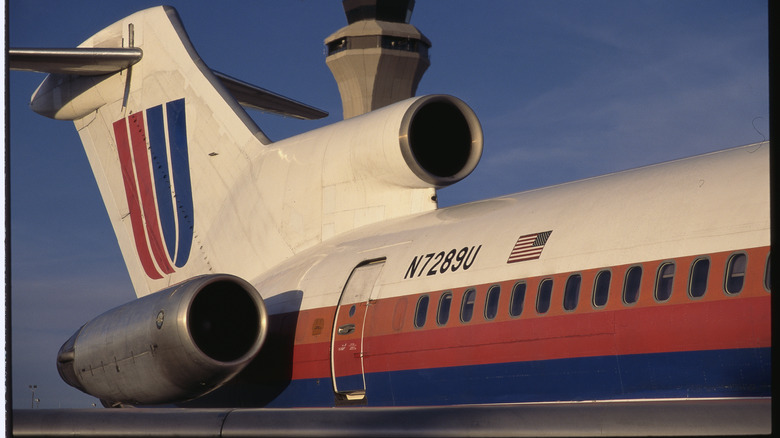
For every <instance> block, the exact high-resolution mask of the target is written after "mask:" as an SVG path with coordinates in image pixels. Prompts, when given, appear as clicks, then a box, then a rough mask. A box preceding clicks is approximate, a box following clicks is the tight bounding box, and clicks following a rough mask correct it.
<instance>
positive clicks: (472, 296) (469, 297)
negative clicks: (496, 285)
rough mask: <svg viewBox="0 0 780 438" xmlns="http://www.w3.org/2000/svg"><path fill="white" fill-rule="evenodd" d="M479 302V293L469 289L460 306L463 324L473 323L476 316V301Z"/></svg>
mask: <svg viewBox="0 0 780 438" xmlns="http://www.w3.org/2000/svg"><path fill="white" fill-rule="evenodd" d="M476 300H477V291H476V290H474V289H469V290H467V291H466V293H464V294H463V301H462V302H461V305H460V320H461V321H462V322H469V321H471V317H472V316H474V301H476Z"/></svg>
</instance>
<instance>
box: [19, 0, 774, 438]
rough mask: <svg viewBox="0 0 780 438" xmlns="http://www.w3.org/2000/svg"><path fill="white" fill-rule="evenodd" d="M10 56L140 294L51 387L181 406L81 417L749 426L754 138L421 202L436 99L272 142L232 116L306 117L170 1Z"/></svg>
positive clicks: (763, 229) (445, 176)
mask: <svg viewBox="0 0 780 438" xmlns="http://www.w3.org/2000/svg"><path fill="white" fill-rule="evenodd" d="M9 59H10V62H11V67H12V68H16V69H24V70H35V71H46V72H49V73H51V74H50V75H49V76H48V77H47V78H46V79H45V80H44V82H43V83H42V84H41V86H40V87H39V88H38V90H36V92H35V94H34V96H33V98H32V102H31V108H32V109H33V110H34V111H36V112H38V113H39V114H42V115H44V116H47V117H51V118H54V119H58V120H71V121H73V122H74V123H75V125H76V129H77V130H78V131H79V135H80V136H81V139H82V142H83V144H84V148H85V151H86V153H87V156H88V159H89V162H90V165H91V166H92V169H93V173H94V176H95V179H96V181H97V183H98V186H99V189H100V192H101V195H102V197H103V200H104V203H105V206H106V210H107V211H108V214H109V217H110V220H111V223H112V226H113V228H114V230H115V233H116V237H117V240H118V242H119V245H120V248H121V251H122V254H123V257H124V260H125V263H126V265H127V268H128V272H129V273H130V277H131V280H132V282H133V286H134V288H135V291H136V294H137V296H138V299H136V300H134V301H132V302H129V303H127V304H124V305H122V306H119V307H117V308H114V309H112V310H109V311H107V312H106V313H104V314H102V315H99V316H97V317H95V318H94V319H92V320H91V321H89V322H87V323H85V324H84V325H83V326H82V327H81V328H79V329H78V330H77V331H76V333H74V335H73V336H72V337H71V338H70V339H68V340H67V341H66V342H65V343H64V344H63V346H62V348H61V349H60V351H59V352H58V354H57V367H58V370H59V372H60V375H61V376H62V378H63V379H64V380H65V381H66V382H67V383H69V384H70V385H71V386H74V387H75V388H77V389H80V390H82V391H83V392H86V393H88V394H91V395H93V396H95V397H97V398H99V399H101V400H102V401H103V403H104V405H105V406H107V407H131V406H181V407H187V408H190V409H189V410H186V411H181V410H167V409H163V410H147V409H136V410H133V409H109V410H101V411H99V412H100V413H96V414H84V415H88V417H83V418H88V420H84V421H92V420H93V419H94V418H98V417H96V415H99V416H107V415H108V416H110V419H111V421H112V422H113V424H114V425H115V426H116V425H117V423H116V421H120V423H119V424H134V425H135V427H138V428H139V429H143V428H144V422H148V421H149V415H150V414H149V413H150V412H161V413H162V414H163V415H164V416H165V417H166V418H172V419H176V421H178V422H181V421H185V420H184V419H185V418H192V416H193V415H199V418H206V419H207V421H209V422H213V421H214V418H213V416H219V418H220V419H221V420H220V421H222V422H221V423H219V424H220V432H219V433H220V434H224V433H226V432H225V431H229V430H230V428H226V427H225V425H226V424H228V421H229V422H233V421H235V422H236V423H235V424H238V425H239V426H240V427H241V428H246V427H251V426H252V424H253V423H252V421H257V419H258V418H262V419H263V424H266V425H268V424H271V422H273V420H272V418H277V420H276V421H282V420H278V418H280V417H281V418H284V421H301V420H300V418H301V417H302V416H303V417H306V413H309V418H314V419H316V421H318V423H317V424H321V421H322V418H323V416H328V415H331V414H334V411H333V409H332V408H333V407H343V408H344V409H340V410H337V411H338V412H339V413H336V414H334V415H336V417H335V418H340V419H341V422H342V424H344V423H347V422H349V421H350V420H349V419H348V418H347V417H341V415H349V416H350V417H349V418H353V417H360V416H363V415H366V416H371V415H376V416H379V417H380V419H376V418H375V417H369V418H371V420H372V422H374V423H375V424H376V422H380V421H384V422H386V423H388V424H387V427H390V426H391V425H392V423H393V422H394V421H395V418H396V417H394V416H393V415H397V413H398V412H399V411H398V410H393V409H394V408H396V407H400V409H403V411H401V412H404V413H429V414H430V413H434V414H435V415H446V417H447V418H452V417H458V416H460V417H461V419H463V418H466V419H473V417H471V416H470V415H474V414H469V413H468V412H464V411H463V409H460V408H461V407H463V406H467V407H474V409H473V410H472V411H470V412H477V413H479V415H483V414H484V413H485V412H486V409H493V410H500V411H502V412H504V409H507V410H508V411H507V412H511V414H510V415H509V416H517V412H518V410H520V411H521V412H528V409H534V411H533V412H534V413H535V414H536V415H535V416H534V418H537V419H538V418H544V419H546V420H547V421H545V422H544V425H545V426H547V427H549V426H550V423H554V422H555V418H557V417H558V416H559V415H561V412H573V414H572V415H574V417H576V418H578V419H579V421H580V422H578V423H577V424H578V426H579V427H580V429H576V430H579V431H583V429H582V428H581V427H582V421H586V420H585V419H586V418H588V417H589V416H592V415H593V414H594V412H599V417H598V418H599V420H598V421H597V422H596V423H593V424H591V426H592V427H594V428H596V429H599V430H602V431H603V430H605V427H606V426H605V424H609V422H608V421H607V420H602V418H603V417H601V416H600V415H602V414H601V412H618V414H614V415H612V416H610V414H605V415H607V417H606V418H607V419H608V420H615V416H619V418H621V419H622V420H624V421H627V423H628V425H626V424H621V425H620V427H618V428H616V429H609V428H608V427H606V429H607V432H609V431H611V432H612V433H625V432H626V430H631V431H637V430H639V431H644V432H647V431H649V430H650V431H657V430H658V427H659V426H658V422H651V424H645V425H644V426H639V425H636V424H633V423H632V421H631V420H632V415H642V416H643V417H642V418H644V419H647V418H653V419H658V415H659V414H658V412H661V416H662V418H664V419H672V418H675V419H676V420H675V421H671V420H670V421H669V423H668V424H667V426H674V427H682V425H684V424H686V423H690V422H691V418H692V417H691V416H693V418H697V419H698V420H699V421H695V422H694V423H695V424H694V425H693V426H690V425H688V427H693V429H683V430H688V431H691V430H694V431H701V430H702V428H707V427H709V428H711V429H709V430H715V431H719V432H723V431H726V432H728V431H742V430H746V428H753V429H750V430H753V431H755V430H758V431H766V430H768V425H769V422H770V416H769V408H770V405H771V399H770V395H771V335H770V325H771V324H770V323H771V318H770V301H771V274H770V273H771V269H770V266H771V263H770V242H769V239H770V225H769V165H768V161H769V159H768V155H769V142H762V143H756V144H751V145H746V146H742V147H738V148H733V149H729V150H725V151H720V152H714V153H710V154H705V155H702V156H697V157H692V158H687V159H681V160H676V161H672V162H668V163H663V164H658V165H653V166H648V167H643V168H639V169H634V170H628V171H623V172H618V173H613V174H609V175H605V176H601V177H595V178H589V179H586V180H581V181H576V182H572V183H566V184H560V185H556V186H553V187H548V188H543V189H537V190H532V191H527V192H523V193H518V194H515V195H509V196H503V197H499V198H493V199H488V200H484V201H477V202H473V203H468V204H464V205H458V206H453V207H447V208H438V205H437V199H436V191H437V190H438V189H440V188H443V187H446V186H449V185H451V184H454V183H456V182H458V181H460V180H462V179H463V178H465V177H466V176H468V175H469V174H470V173H471V172H472V171H473V170H474V168H475V167H476V165H477V163H478V162H479V159H480V156H481V152H482V146H483V137H482V128H481V126H480V123H479V121H478V119H477V117H476V115H475V114H474V112H473V111H472V110H471V109H470V108H469V107H468V105H467V104H466V103H465V102H463V101H461V100H460V99H457V98H455V97H453V96H449V95H428V96H421V97H414V98H411V99H408V100H405V101H401V102H398V103H395V104H392V105H390V106H387V107H384V108H381V109H378V110H375V111H372V112H370V113H367V114H365V115H363V116H359V117H355V118H352V119H349V120H345V121H341V122H338V123H335V124H332V125H329V126H325V127H322V128H319V129H316V130H313V131H310V132H307V133H304V134H301V135H297V136H294V137H291V138H288V139H285V140H280V141H277V142H271V141H270V140H269V139H268V138H267V137H266V136H265V134H264V133H263V132H262V131H261V130H260V128H259V127H257V125H256V124H255V123H254V121H252V119H251V118H249V117H248V115H247V113H246V112H245V110H244V109H243V108H242V105H244V106H249V107H258V108H262V109H264V110H268V111H276V112H279V113H282V114H286V115H291V116H294V117H303V118H316V117H321V116H323V115H324V113H323V112H322V111H320V110H317V109H316V108H313V107H310V106H308V105H305V104H301V103H299V102H296V101H292V100H290V99H287V98H284V97H282V96H279V95H277V94H274V93H271V92H268V91H267V90H264V89H261V88H259V87H255V86H252V85H250V84H247V83H245V82H243V81H240V80H237V79H234V78H231V77H229V76H227V75H224V74H221V73H217V72H214V71H212V70H211V69H210V68H209V67H208V66H206V64H205V63H204V62H203V61H202V60H201V59H200V57H199V56H198V55H197V53H196V51H195V49H194V47H193V46H192V44H191V43H190V42H189V40H188V38H187V36H186V32H185V31H184V27H183V25H182V23H181V21H180V20H179V18H178V16H177V14H176V12H175V10H173V9H172V8H170V7H157V8H152V9H148V10H144V11H141V12H138V13H136V14H133V15H131V16H129V17H126V18H125V19H122V20H120V21H118V22H117V23H115V24H113V25H111V26H109V27H107V28H105V29H104V30H102V31H100V32H98V33H97V34H95V35H94V36H93V37H91V38H89V39H88V40H87V41H85V42H84V43H83V44H82V45H81V46H80V47H79V48H77V49H68V50H65V49H62V50H60V49H51V50H11V52H10V55H9ZM349 407H352V408H353V409H350V408H349ZM358 407H360V408H358ZM201 408H208V409H212V410H208V409H206V410H203V409H201ZM256 408H263V409H259V410H258V409H256ZM278 408H296V409H292V410H283V412H282V411H280V409H278ZM312 408H314V409H312ZM316 408H325V409H324V410H317V409H316ZM367 408H370V409H367ZM373 408H376V409H373ZM213 409H217V410H216V411H214V410H213ZM234 409H238V410H236V411H234ZM594 409H597V410H598V411H594ZM659 409H660V411H658V410H659ZM654 410H655V412H656V414H653V413H652V412H653V411H654ZM123 412H131V413H130V414H127V413H123ZM215 412H216V414H215ZM285 412H286V413H288V414H289V415H294V417H292V418H290V417H286V416H285V415H286V414H285ZM490 412H494V411H490ZM729 412H730V413H731V415H728V413H729ZM680 413H683V414H686V415H688V416H686V415H682V416H681V415H680ZM675 414H676V415H675ZM52 415H57V416H59V417H58V418H59V419H58V420H55V419H54V418H53V417H52ZM69 415H71V416H72V418H75V420H73V421H76V422H78V421H81V420H80V419H81V418H82V417H80V415H81V414H79V413H71V414H69ZM151 415H156V414H154V413H152V414H151ZM241 415H248V416H249V420H244V421H249V422H248V423H240V421H241V420H240V419H241ZM435 415H434V416H435ZM648 415H649V417H648ZM653 415H656V416H655V417H653ZM702 415H706V416H705V417H702ZM61 417H62V414H61V413H54V414H51V413H32V412H19V413H18V415H17V414H16V413H15V415H14V422H15V428H16V426H19V427H20V429H15V431H17V430H18V431H19V433H23V432H24V431H25V430H28V429H31V428H35V427H39V428H40V427H43V426H42V424H44V423H45V424H47V425H49V426H58V427H59V426H62V424H63V422H67V421H68V420H66V419H62V418H61ZM100 418H103V417H100ZM139 418H141V419H142V420H138V419H139ZM244 418H246V417H244ZM293 418H294V419H293ZM519 418H520V419H521V420H523V424H526V423H527V420H528V416H521V417H519ZM626 419H627V420H626ZM250 420H251V421H250ZM312 421H315V420H312ZM504 421H509V422H508V423H501V424H507V426H505V427H507V428H513V429H512V430H516V429H514V428H516V427H517V426H518V423H517V421H520V420H514V421H515V422H511V420H506V419H504ZM605 421H607V422H606V423H605ZM79 424H80V425H81V426H83V424H82V423H79ZM231 424H234V423H231ZM381 424H384V423H381ZM255 426H256V427H259V428H260V430H255V429H253V431H255V432H258V433H259V432H262V426H257V425H255ZM120 427H121V426H120ZM146 427H148V424H147V425H146ZM237 427H238V426H237ZM559 427H561V428H564V427H570V423H566V422H565V421H564V422H562V423H561V426H559ZM642 427H644V428H642ZM25 428H27V429H25ZM267 430H268V429H266V431H267ZM273 430H276V431H277V432H278V430H277V429H273ZM459 430H466V431H468V430H469V429H459ZM525 430H526V431H528V432H529V433H536V432H538V429H533V428H530V429H525ZM560 430H564V429H560ZM565 430H571V429H565ZM674 430H678V431H679V430H681V429H674ZM179 431H180V430H179ZM418 431H419V430H418ZM157 432H160V431H159V430H158V431H157ZM172 432H176V431H175V430H174V431H172ZM339 432H342V430H341V429H339ZM225 436H226V435H225Z"/></svg>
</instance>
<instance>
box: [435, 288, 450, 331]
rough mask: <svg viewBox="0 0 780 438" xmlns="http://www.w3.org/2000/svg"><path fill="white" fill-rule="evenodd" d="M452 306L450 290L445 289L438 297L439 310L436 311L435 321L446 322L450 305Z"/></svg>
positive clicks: (448, 317) (438, 322)
mask: <svg viewBox="0 0 780 438" xmlns="http://www.w3.org/2000/svg"><path fill="white" fill-rule="evenodd" d="M451 306H452V292H451V291H447V292H444V293H443V294H441V298H439V311H438V312H437V313H436V323H437V324H439V325H445V324H447V321H449V319H450V307H451Z"/></svg>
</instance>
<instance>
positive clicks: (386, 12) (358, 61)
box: [325, 0, 431, 119]
mask: <svg viewBox="0 0 780 438" xmlns="http://www.w3.org/2000/svg"><path fill="white" fill-rule="evenodd" d="M343 5H344V12H345V13H346V15H347V22H348V23H349V25H348V26H347V27H344V28H342V29H340V30H339V31H337V32H336V33H334V34H332V35H331V36H329V37H328V38H326V39H325V45H326V46H327V50H328V56H327V58H325V62H326V63H327V64H328V67H329V68H330V71H331V72H332V73H333V77H335V78H336V82H337V83H338V86H339V93H341V104H342V106H343V108H344V118H345V119H348V118H350V117H355V116H359V115H361V114H364V113H367V112H369V111H371V110H375V109H377V108H381V107H383V106H386V105H389V104H391V103H395V102H398V101H400V100H404V99H407V98H410V97H412V96H414V94H415V92H416V91H417V84H419V83H420V79H422V75H423V73H425V70H426V69H427V68H428V66H429V65H430V61H429V60H428V49H429V48H430V47H431V42H430V41H428V38H426V37H425V35H423V34H422V33H421V32H420V31H419V30H417V28H416V27H414V26H412V25H411V24H409V19H410V18H411V16H412V9H414V0H343Z"/></svg>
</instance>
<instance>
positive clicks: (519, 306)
mask: <svg viewBox="0 0 780 438" xmlns="http://www.w3.org/2000/svg"><path fill="white" fill-rule="evenodd" d="M524 301H525V282H524V281H521V282H520V283H517V284H515V287H513V288H512V297H511V299H510V300H509V315H510V316H513V317H518V316H520V315H521V314H522V313H523V302H524Z"/></svg>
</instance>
